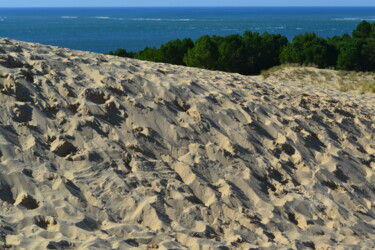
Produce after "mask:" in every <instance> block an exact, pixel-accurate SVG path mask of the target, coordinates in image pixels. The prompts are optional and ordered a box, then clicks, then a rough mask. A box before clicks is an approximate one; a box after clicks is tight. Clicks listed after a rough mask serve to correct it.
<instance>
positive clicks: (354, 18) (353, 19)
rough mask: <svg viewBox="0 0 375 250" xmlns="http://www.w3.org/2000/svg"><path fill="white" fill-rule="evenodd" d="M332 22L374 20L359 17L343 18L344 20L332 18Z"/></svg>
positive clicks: (374, 19) (373, 19)
mask: <svg viewBox="0 0 375 250" xmlns="http://www.w3.org/2000/svg"><path fill="white" fill-rule="evenodd" d="M332 20H333V21H365V20H367V21H375V18H373V17H370V18H359V17H344V18H333V19H332Z"/></svg>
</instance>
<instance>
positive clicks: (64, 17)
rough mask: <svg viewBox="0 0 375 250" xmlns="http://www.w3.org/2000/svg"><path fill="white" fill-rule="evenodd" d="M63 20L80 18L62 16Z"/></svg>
mask: <svg viewBox="0 0 375 250" xmlns="http://www.w3.org/2000/svg"><path fill="white" fill-rule="evenodd" d="M61 18H63V19H76V18H78V17H77V16H61Z"/></svg>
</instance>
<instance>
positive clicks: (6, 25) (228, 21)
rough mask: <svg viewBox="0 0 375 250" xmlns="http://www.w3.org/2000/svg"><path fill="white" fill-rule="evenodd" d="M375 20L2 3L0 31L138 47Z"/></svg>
mask: <svg viewBox="0 0 375 250" xmlns="http://www.w3.org/2000/svg"><path fill="white" fill-rule="evenodd" d="M361 20H368V21H375V7H370V8H369V7H366V8H363V7H355V8H354V7H328V8H327V7H318V8H317V7H292V8H291V7H282V8H280V7H275V8H273V7H267V8H266V7H245V8H243V7H242V8H237V7H233V8H224V7H222V8H44V9H41V8H37V9H36V8H29V9H22V8H21V9H14V8H13V9H9V8H0V37H9V38H13V39H18V40H23V41H29V42H38V43H43V44H51V45H58V46H63V47H68V48H72V49H79V50H87V51H93V52H108V51H109V50H114V49H117V48H120V47H121V48H125V49H126V50H128V51H137V50H140V49H143V48H144V47H146V46H159V45H161V44H162V43H165V42H167V41H169V40H173V39H176V38H185V37H190V38H193V39H196V38H198V37H200V36H202V35H204V34H210V35H229V34H233V33H239V34H242V33H243V32H244V31H245V30H251V31H258V32H261V33H263V32H269V33H281V34H283V35H285V36H287V37H288V39H290V40H291V39H292V38H293V37H294V36H295V35H297V34H299V33H304V32H315V33H317V34H318V35H320V36H323V37H331V36H334V35H342V34H344V33H351V31H352V30H353V29H354V28H355V27H356V25H357V24H358V23H359V22H360V21H361Z"/></svg>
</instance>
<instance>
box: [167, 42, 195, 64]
mask: <svg viewBox="0 0 375 250" xmlns="http://www.w3.org/2000/svg"><path fill="white" fill-rule="evenodd" d="M193 47H194V43H193V41H192V40H191V39H190V38H185V39H183V40H180V39H177V40H174V41H170V42H168V43H166V44H163V45H162V46H161V47H160V53H161V58H162V61H163V62H165V63H171V64H177V65H184V61H183V59H184V56H185V55H186V53H187V52H188V50H189V49H191V48H193Z"/></svg>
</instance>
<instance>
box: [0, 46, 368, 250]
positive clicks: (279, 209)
mask: <svg viewBox="0 0 375 250" xmlns="http://www.w3.org/2000/svg"><path fill="white" fill-rule="evenodd" d="M0 90H1V92H0V105H1V108H0V242H2V243H0V244H1V247H9V248H14V249H46V248H48V249H131V248H134V249H136V248H143V249H145V248H150V249H152V248H158V249H249V248H265V249H276V248H284V249H287V248H292V249H308V248H315V249H344V248H346V249H353V248H354V249H356V248H357V249H359V248H367V249H370V248H373V247H375V208H374V201H375V193H374V190H375V175H374V173H375V172H374V169H375V113H374V109H375V95H371V94H367V95H362V96H361V95H356V94H350V93H341V92H338V91H335V90H326V89H320V88H317V87H314V86H300V85H291V84H285V83H283V82H280V81H279V82H278V81H277V79H273V80H272V81H263V80H262V79H261V78H260V77H248V76H241V75H238V74H228V73H222V72H213V71H206V70H200V69H193V68H185V67H179V66H172V65H167V64H155V63H150V62H142V61H137V60H131V59H123V58H117V57H111V56H104V55H98V54H93V53H87V52H79V51H72V50H69V49H64V48H58V47H52V46H44V45H39V44H31V43H24V42H18V41H14V40H9V39H0ZM1 247H0V248H1Z"/></svg>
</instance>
